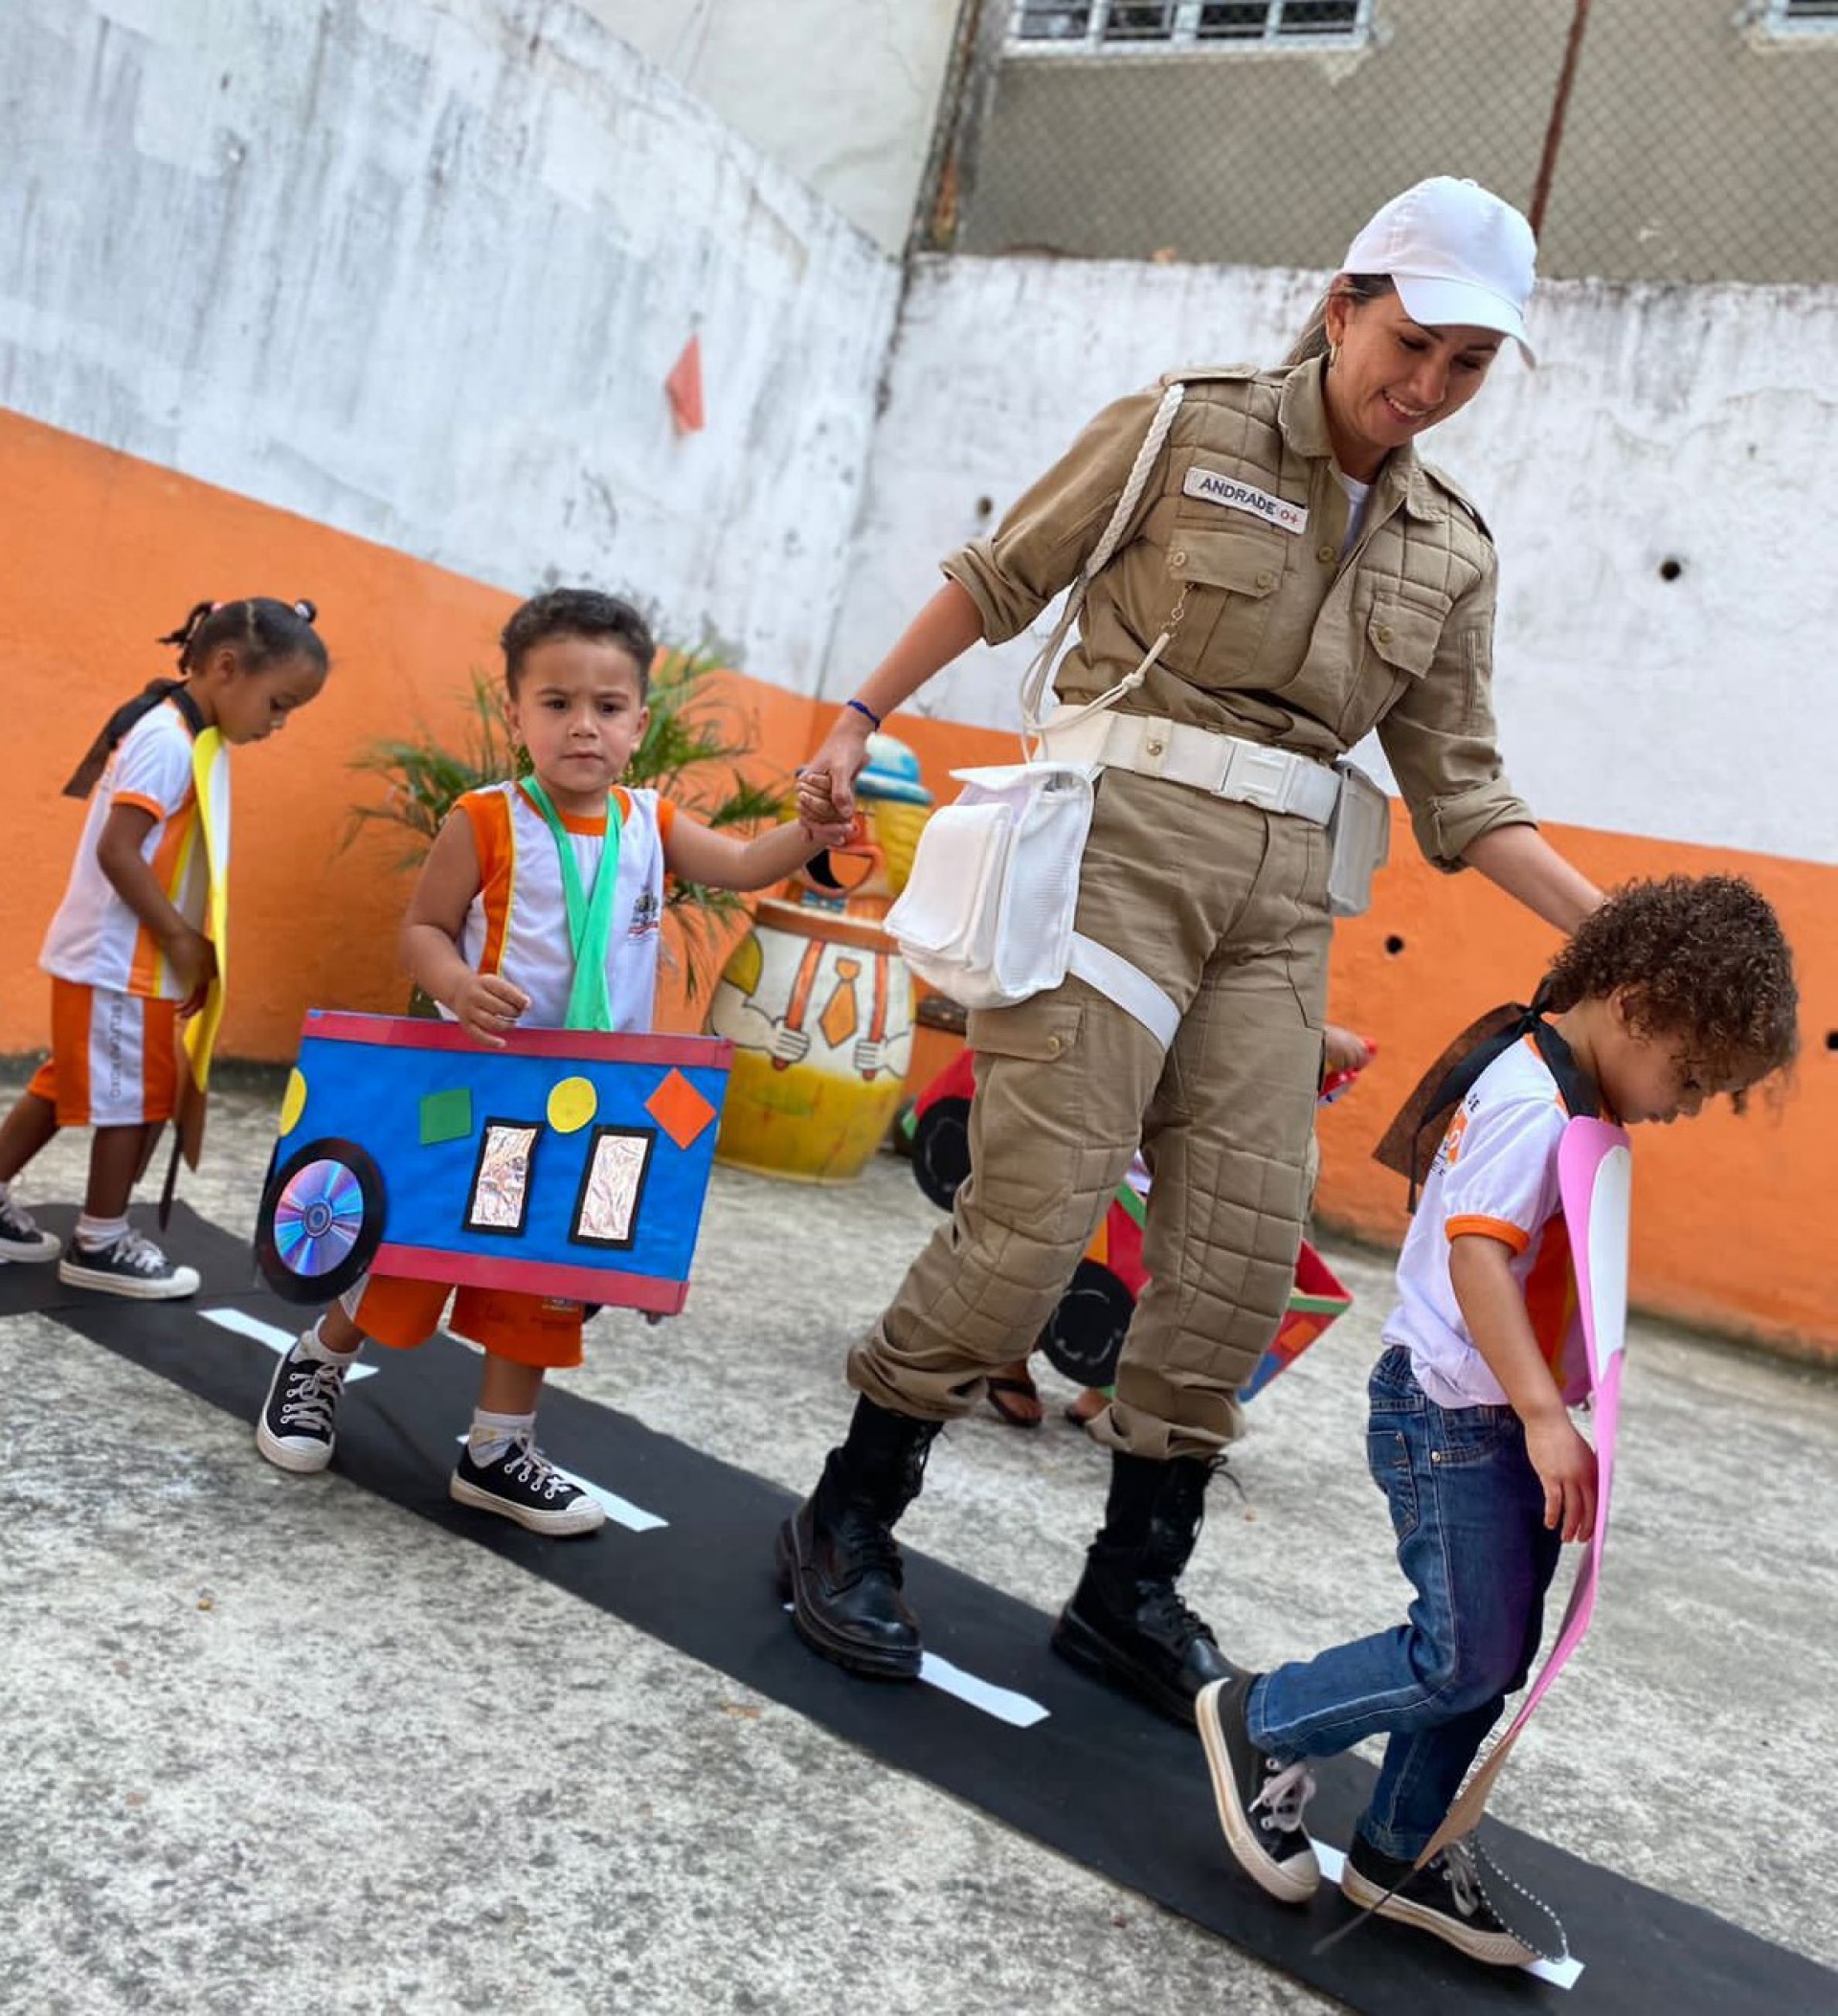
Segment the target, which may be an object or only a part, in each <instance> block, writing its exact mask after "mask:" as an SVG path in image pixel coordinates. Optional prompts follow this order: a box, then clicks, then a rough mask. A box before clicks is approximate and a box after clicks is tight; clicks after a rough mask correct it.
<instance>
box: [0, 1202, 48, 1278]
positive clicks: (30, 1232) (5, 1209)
mask: <svg viewBox="0 0 1838 2016" xmlns="http://www.w3.org/2000/svg"><path fill="white" fill-rule="evenodd" d="M59 1250H60V1248H59V1242H58V1238H57V1235H56V1233H55V1232H41V1231H39V1229H38V1224H37V1221H36V1220H35V1219H34V1217H33V1215H32V1213H31V1212H30V1211H22V1210H20V1208H19V1206H18V1205H17V1204H15V1203H14V1202H13V1201H12V1199H11V1198H7V1199H6V1201H5V1202H4V1203H0V1260H23V1261H25V1262H26V1263H27V1264H28V1265H30V1264H32V1263H34V1262H35V1261H40V1260H56V1258H57V1254H58V1252H59Z"/></svg>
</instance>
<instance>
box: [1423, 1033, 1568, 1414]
mask: <svg viewBox="0 0 1838 2016" xmlns="http://www.w3.org/2000/svg"><path fill="white" fill-rule="evenodd" d="M1569 1123H1570V1114H1569V1111H1568V1109H1566V1108H1565V1106H1564V1103H1563V1095H1562V1094H1561V1093H1560V1092H1559V1091H1558V1082H1557V1080H1556V1079H1555V1078H1553V1077H1552V1075H1551V1071H1550V1067H1549V1066H1548V1065H1547V1064H1545V1061H1544V1059H1543V1058H1542V1057H1540V1056H1539V1054H1538V1050H1537V1045H1536V1044H1535V1042H1533V1041H1532V1039H1531V1038H1530V1037H1529V1036H1528V1037H1526V1038H1525V1039H1524V1041H1523V1042H1516V1043H1514V1044H1513V1047H1512V1048H1511V1049H1510V1050H1507V1051H1506V1052H1504V1053H1503V1054H1502V1055H1501V1056H1499V1057H1496V1058H1495V1059H1494V1060H1493V1062H1492V1063H1491V1064H1489V1065H1488V1067H1487V1069H1486V1070H1485V1071H1483V1072H1482V1073H1481V1075H1480V1076H1479V1078H1477V1079H1476V1080H1475V1081H1474V1084H1473V1086H1471V1087H1470V1088H1469V1090H1468V1097H1467V1098H1466V1099H1464V1100H1463V1102H1462V1104H1461V1108H1460V1109H1459V1110H1458V1111H1457V1113H1456V1114H1455V1117H1454V1119H1453V1120H1452V1121H1451V1122H1450V1123H1449V1127H1448V1131H1447V1132H1446V1134H1445V1135H1444V1136H1443V1143H1442V1146H1441V1147H1440V1148H1439V1149H1438V1150H1437V1151H1436V1159H1435V1161H1434V1163H1432V1165H1431V1167H1430V1172H1429V1176H1428V1178H1427V1179H1426V1180H1425V1182H1424V1184H1423V1195H1422V1197H1421V1198H1419V1199H1418V1203H1417V1215H1416V1217H1415V1218H1413V1219H1412V1220H1411V1221H1410V1231H1409V1233H1408V1235H1407V1236H1406V1237H1405V1240H1404V1249H1403V1251H1402V1253H1401V1254H1400V1255H1399V1259H1398V1294H1399V1302H1398V1307H1397V1309H1396V1310H1394V1311H1393V1312H1392V1314H1391V1316H1390V1317H1389V1318H1388V1319H1387V1320H1386V1323H1385V1329H1384V1340H1385V1342H1386V1343H1387V1344H1401V1345H1403V1346H1404V1347H1405V1348H1406V1349H1407V1350H1408V1351H1409V1353H1410V1362H1411V1370H1412V1371H1413V1372H1414V1373H1415V1374H1416V1376H1417V1383H1418V1384H1419V1385H1420V1386H1421V1387H1422V1388H1423V1391H1424V1392H1425V1393H1426V1394H1427V1395H1428V1396H1429V1398H1430V1399H1431V1400H1434V1401H1435V1402H1436V1403H1437V1405H1438V1406H1442V1407H1479V1406H1489V1407H1503V1406H1507V1405H1509V1404H1510V1402H1509V1401H1508V1400H1507V1397H1506V1390H1505V1388H1504V1387H1503V1386H1501V1384H1500V1382H1499V1380H1498V1379H1496V1378H1494V1377H1493V1375H1492V1373H1491V1371H1489V1369H1488V1365H1487V1360H1486V1359H1485V1358H1483V1357H1482V1355H1480V1353H1479V1352H1478V1351H1476V1350H1475V1348H1474V1344H1473V1340H1472V1338H1471V1337H1470V1336H1469V1335H1468V1328H1467V1326H1466V1325H1465V1324H1464V1322H1463V1321H1462V1312H1461V1310H1460V1308H1459V1307H1458V1306H1457V1304H1456V1301H1455V1290H1454V1288H1453V1286H1452V1285H1451V1283H1450V1281H1449V1275H1448V1248H1449V1242H1450V1241H1451V1240H1454V1239H1459V1238H1461V1237H1462V1235H1463V1234H1464V1233H1479V1234H1482V1235H1484V1236H1485V1237H1487V1238H1490V1239H1497V1240H1498V1241H1499V1242H1500V1243H1501V1244H1503V1245H1504V1246H1506V1247H1507V1248H1508V1249H1509V1251H1510V1253H1511V1255H1512V1259H1511V1261H1510V1263H1509V1265H1510V1266H1511V1269H1512V1273H1513V1279H1514V1280H1515V1281H1516V1282H1517V1283H1518V1285H1519V1290H1520V1292H1521V1293H1522V1294H1523V1295H1524V1297H1525V1307H1526V1313H1527V1315H1528V1316H1530V1318H1531V1320H1532V1329H1533V1333H1534V1334H1535V1336H1536V1338H1537V1340H1538V1349H1539V1351H1540V1352H1541V1353H1542V1354H1543V1355H1544V1359H1545V1362H1546V1364H1548V1365H1549V1366H1550V1367H1551V1368H1552V1372H1553V1374H1554V1376H1555V1377H1556V1378H1557V1379H1558V1383H1559V1385H1560V1386H1562V1387H1563V1388H1564V1389H1565V1397H1566V1398H1568V1399H1573V1400H1574V1399H1580V1397H1581V1392H1580V1388H1579V1386H1578V1383H1577V1381H1578V1378H1579V1376H1580V1362H1579V1357H1578V1355H1577V1354H1576V1353H1575V1351H1574V1350H1573V1349H1572V1348H1571V1347H1572V1343H1573V1339H1574V1338H1575V1337H1576V1335H1577V1329H1576V1310H1577V1301H1576V1289H1575V1285H1574V1276H1573V1273H1572V1268H1571V1261H1570V1235H1569V1231H1568V1228H1567V1227H1566V1225H1565V1223H1564V1220H1563V1210H1562V1204H1561V1200H1560V1198H1559V1196H1558V1142H1559V1141H1560V1140H1561V1139H1562V1137H1563V1131H1564V1129H1565V1128H1566V1127H1567V1126H1568V1125H1569Z"/></svg>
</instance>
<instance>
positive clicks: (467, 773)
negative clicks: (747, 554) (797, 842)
mask: <svg viewBox="0 0 1838 2016" xmlns="http://www.w3.org/2000/svg"><path fill="white" fill-rule="evenodd" d="M724 664H725V655H724V654H722V653H720V652H718V651H717V650H715V649H714V648H711V647H709V646H707V645H704V646H702V647H700V648H698V649H695V650H685V649H683V648H680V647H677V646H672V645H665V646H662V647H661V648H660V649H659V652H658V656H657V659H656V661H655V662H654V663H653V665H652V668H651V683H650V690H649V693H648V694H647V696H646V705H647V706H648V707H649V708H650V716H651V718H650V721H649V724H648V725H647V727H646V728H645V731H644V739H643V740H642V741H641V742H640V743H639V748H638V751H637V753H636V754H635V755H634V756H633V758H632V762H631V766H630V768H629V769H628V771H627V773H626V782H627V783H628V784H632V785H636V786H638V787H639V788H640V789H644V788H649V789H651V790H655V791H658V792H660V793H661V794H662V795H664V796H665V797H667V798H672V799H675V800H677V801H678V802H680V803H683V804H685V805H687V806H688V807H690V809H691V810H693V811H694V812H695V814H696V816H697V818H701V819H704V820H706V822H707V824H709V825H710V826H716V827H722V826H751V825H762V824H770V823H774V822H776V821H777V820H779V819H781V818H784V817H785V815H786V813H787V811H788V810H789V806H790V800H789V798H788V797H787V795H786V794H785V793H784V792H782V791H780V790H778V789H776V788H775V787H773V786H771V785H766V784H760V783H756V782H754V781H752V780H751V779H750V778H749V777H747V776H746V775H745V774H744V773H742V772H741V770H740V769H739V768H738V766H739V765H740V763H741V762H742V761H743V760H744V759H745V758H746V757H748V756H750V755H751V754H752V744H751V741H749V740H748V739H746V737H745V733H744V728H743V726H742V724H741V723H740V722H739V720H738V719H737V717H736V715H735V712H734V709H733V708H732V706H729V705H728V703H726V702H725V701H724V700H723V699H722V697H721V696H720V694H719V692H718V691H717V690H716V688H715V681H716V678H717V676H718V674H719V673H720V672H721V671H722V670H723V669H724ZM352 768H353V769H355V770H360V771H365V772H368V773H370V775H372V776H377V777H381V778H382V779H383V781H384V784H385V786H386V787H387V788H386V790H385V792H384V796H383V802H382V803H381V804H370V805H359V806H356V807H355V808H354V809H353V812H352V816H351V826H350V831H349V833H348V834H347V840H348V839H349V838H351V837H352V836H354V835H355V834H356V833H358V832H359V831H361V830H362V828H363V826H364V824H365V822H366V821H370V820H380V821H382V822H383V823H384V824H386V825H392V826H399V827H401V828H402V829H404V830H405V831H406V832H407V833H408V834H409V835H410V836H411V840H410V845H409V847H408V849H407V851H406V852H405V853H404V854H403V856H402V858H401V859H402V865H403V866H405V867H417V866H419V864H420V862H421V861H422V858H423V857H424V856H425V855H426V853H427V851H428V849H429V847H430V846H431V845H432V844H433V842H434V837H435V835H436V834H437V833H438V832H439V830H440V826H441V822H442V821H443V820H444V819H445V818H446V816H447V814H448V813H449V812H450V811H451V810H452V809H453V806H454V803H455V801H456V800H457V799H458V798H460V796H461V795H462V794H464V793H466V792H468V791H472V790H476V789H477V788H478V787H479V786H480V785H482V784H495V783H498V782H500V781H501V780H502V779H504V778H505V777H508V776H521V775H523V774H524V773H527V770H528V768H529V763H528V759H527V757H526V756H525V754H524V752H523V751H522V750H518V749H515V748H513V747H512V745H511V741H510V737H509V734H508V733H507V731H506V729H505V726H504V704H503V700H502V697H501V695H500V692H499V689H498V687H497V686H496V684H495V683H493V682H492V681H490V680H488V679H487V678H486V677H485V676H484V675H483V674H482V673H480V672H476V671H475V672H474V673H473V674H472V681H471V693H470V706H469V709H468V712H467V716H466V725H465V728H463V729H462V731H461V733H460V737H459V741H458V746H457V747H448V746H447V745H446V744H444V743H442V742H441V741H439V740H437V738H436V736H435V735H434V734H433V733H432V732H431V731H429V730H426V729H424V730H422V732H421V733H419V734H417V735H415V736H412V737H407V738H403V739H399V740H398V739H390V740H385V741H380V742H374V743H372V744H371V745H370V748H369V749H368V750H365V752H364V753H363V754H362V755H361V756H359V757H358V758H357V760H356V761H355V763H354V764H353V765H352ZM745 913H746V899H745V898H744V897H742V896H739V895H737V894H735V893H734V892H733V891H732V890H730V889H710V888H706V887H705V886H704V885H702V884H701V883H693V882H680V881H676V880H674V879H673V880H672V881H671V883H670V884H669V885H668V889H667V893H666V898H665V912H664V916H665V929H666V931H667V932H668V933H669V938H668V940H667V941H666V957H667V958H670V959H671V960H672V961H673V962H674V963H675V964H676V965H677V966H678V968H679V969H680V971H681V973H682V975H683V987H684V995H685V996H686V997H688V998H689V999H691V1000H694V999H695V998H696V997H698V995H699V994H700V993H701V992H702V991H703V990H704V989H705V988H706V986H707V984H708V983H709V981H710V980H711V979H712V978H713V975H714V972H715V970H717V968H718V961H719V959H720V957H721V956H722V955H723V954H724V953H725V952H726V951H727V949H728V944H729V942H730V940H731V938H732V937H733V930H734V926H735V925H736V924H737V923H738V922H739V920H740V918H741V917H742V916H743V915H744V914H745ZM412 1012H414V1013H416V1014H423V1013H432V1012H433V1010H432V1005H431V1004H429V1003H425V1002H423V1001H421V1000H419V999H418V998H417V999H416V1000H415V1002H414V1004H413V1011H412Z"/></svg>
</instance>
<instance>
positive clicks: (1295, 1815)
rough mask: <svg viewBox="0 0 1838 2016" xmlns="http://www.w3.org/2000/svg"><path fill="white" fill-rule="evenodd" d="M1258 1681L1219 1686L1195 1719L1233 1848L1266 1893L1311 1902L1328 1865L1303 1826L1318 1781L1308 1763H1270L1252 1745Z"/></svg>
mask: <svg viewBox="0 0 1838 2016" xmlns="http://www.w3.org/2000/svg"><path fill="white" fill-rule="evenodd" d="M1257 1677H1258V1676H1257V1675H1256V1674H1255V1673H1240V1674H1239V1675H1238V1676H1237V1677H1236V1678H1235V1679H1231V1680H1215V1681H1214V1682H1213V1683H1212V1685H1211V1686H1210V1687H1206V1688H1203V1689H1202V1690H1201V1691H1200V1693H1199V1698H1198V1699H1197V1700H1196V1701H1195V1703H1194V1714H1195V1718H1196V1720H1197V1721H1198V1722H1199V1740H1200V1742H1201V1743H1202V1744H1203V1745H1204V1746H1205V1750H1206V1763H1207V1766H1208V1768H1209V1769H1210V1770H1211V1772H1212V1774H1213V1798H1214V1800H1215V1801H1216V1803H1218V1806H1219V1821H1220V1825H1221V1826H1222V1827H1223V1828H1224V1830H1225V1845H1226V1847H1227V1848H1230V1849H1231V1851H1232V1853H1233V1855H1234V1856H1235V1857H1236V1858H1237V1861H1238V1866H1239V1868H1240V1869H1242V1870H1244V1873H1245V1874H1246V1875H1247V1876H1249V1877H1250V1879H1251V1881H1252V1882H1253V1883H1255V1884H1256V1885H1257V1886H1258V1887H1259V1888H1260V1889H1261V1890H1265V1891H1267V1892H1268V1893H1269V1894H1270V1895H1271V1896H1273V1897H1275V1898H1276V1899H1277V1900H1278V1901H1279V1902H1280V1903H1284V1904H1306V1903H1307V1902H1308V1901H1309V1899H1310V1898H1311V1896H1313V1894H1314V1893H1315V1892H1316V1891H1317V1890H1319V1889H1320V1887H1321V1865H1320V1864H1319V1863H1318V1862H1317V1861H1316V1860H1315V1859H1314V1844H1313V1843H1312V1842H1311V1840H1310V1839H1309V1830H1308V1828H1307V1827H1306V1826H1303V1824H1302V1814H1303V1809H1304V1808H1305V1807H1306V1806H1307V1804H1308V1803H1309V1801H1310V1799H1311V1797H1312V1796H1313V1793H1314V1780H1313V1778H1312V1777H1311V1775H1310V1773H1309V1768H1308V1766H1307V1765H1306V1764H1300V1763H1290V1764H1286V1763H1284V1762H1282V1761H1281V1760H1280V1759H1279V1758H1273V1757H1266V1755H1265V1754H1264V1752H1263V1751H1261V1750H1260V1749H1259V1748H1258V1746H1257V1745H1256V1744H1255V1743H1253V1742H1252V1741H1251V1733H1250V1730H1249V1729H1248V1728H1247V1727H1246V1726H1245V1721H1244V1704H1245V1700H1246V1698H1247V1697H1248V1696H1249V1694H1250V1691H1251V1684H1252V1682H1253V1681H1254V1680H1256V1678H1257Z"/></svg>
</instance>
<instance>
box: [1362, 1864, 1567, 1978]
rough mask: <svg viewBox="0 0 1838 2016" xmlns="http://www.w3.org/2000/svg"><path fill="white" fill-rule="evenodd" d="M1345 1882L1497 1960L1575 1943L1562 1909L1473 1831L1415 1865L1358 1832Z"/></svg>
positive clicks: (1378, 1908)
mask: <svg viewBox="0 0 1838 2016" xmlns="http://www.w3.org/2000/svg"><path fill="white" fill-rule="evenodd" d="M1340 1889H1341V1891H1342V1893H1343V1894H1345V1895H1346V1896H1347V1897H1348V1898H1349V1899H1350V1900H1351V1901H1352V1902H1353V1903H1355V1904H1357V1905H1359V1906H1360V1907H1361V1908H1362V1909H1364V1910H1367V1911H1372V1912H1376V1913H1377V1914H1378V1916H1379V1917H1381V1918H1395V1919H1396V1920H1397V1921H1398V1923H1399V1924H1401V1925H1415V1926H1416V1927H1417V1928H1418V1929H1419V1930H1420V1931H1423V1932H1431V1933H1434V1934H1435V1935H1436V1937H1437V1938H1439V1939H1446V1940H1447V1941H1448V1943H1449V1944H1450V1945H1451V1946H1454V1947H1456V1948H1458V1949H1459V1950H1460V1951H1461V1952H1463V1953H1466V1954H1467V1955H1468V1958H1469V1960H1485V1961H1487V1963H1488V1964H1489V1965H1490V1966H1494V1967H1523V1966H1525V1965H1526V1964H1527V1962H1528V1961H1531V1960H1563V1959H1564V1958H1566V1956H1567V1955H1568V1953H1569V1950H1570V1947H1569V1942H1568V1940H1566V1938H1564V1934H1563V1925H1562V1923H1561V1921H1560V1920H1559V1919H1558V1915H1557V1913H1556V1912H1554V1911H1553V1910H1552V1909H1551V1907H1550V1906H1549V1905H1548V1904H1546V1903H1545V1902H1544V1901H1543V1899H1542V1898H1539V1897H1535V1896H1534V1895H1533V1894H1532V1893H1531V1892H1530V1891H1529V1890H1526V1889H1524V1888H1522V1887H1521V1886H1520V1885H1519V1884H1517V1883H1514V1882H1513V1879H1512V1877H1511V1876H1509V1875H1507V1874H1506V1872H1505V1871H1504V1870H1502V1869H1500V1867H1499V1866H1498V1865H1497V1864H1496V1863H1495V1862H1493V1861H1492V1860H1491V1857H1490V1856H1489V1855H1488V1854H1487V1852H1486V1850H1485V1849H1484V1848H1482V1847H1481V1845H1480V1843H1479V1842H1478V1841H1477V1840H1476V1839H1475V1837H1474V1836H1473V1835H1472V1834H1467V1835H1464V1836H1463V1838H1462V1839H1461V1840H1460V1841H1451V1842H1450V1843H1449V1844H1448V1846H1447V1847H1446V1848H1441V1849H1439V1850H1438V1851H1437V1852H1436V1853H1435V1854H1433V1855H1432V1856H1431V1857H1430V1858H1429V1860H1428V1861H1427V1862H1426V1863H1424V1864H1423V1868H1422V1869H1415V1868H1413V1867H1412V1866H1411V1864H1410V1863H1408V1862H1406V1861H1401V1860H1400V1859H1399V1858H1398V1857H1396V1856H1393V1855H1386V1854H1381V1853H1380V1852H1379V1850H1378V1848H1374V1847H1373V1845H1372V1843H1371V1842H1369V1841H1368V1840H1367V1839H1366V1837H1365V1836H1364V1835H1363V1834H1358V1833H1356V1834H1355V1835H1354V1837H1353V1846H1352V1847H1351V1848H1349V1849H1348V1850H1347V1866H1346V1868H1345V1870H1342V1872H1341V1876H1340Z"/></svg>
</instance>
